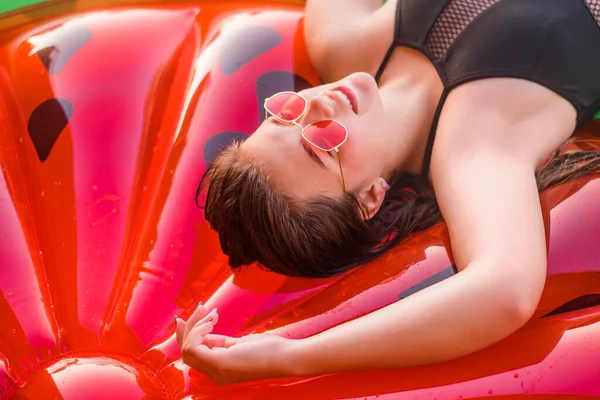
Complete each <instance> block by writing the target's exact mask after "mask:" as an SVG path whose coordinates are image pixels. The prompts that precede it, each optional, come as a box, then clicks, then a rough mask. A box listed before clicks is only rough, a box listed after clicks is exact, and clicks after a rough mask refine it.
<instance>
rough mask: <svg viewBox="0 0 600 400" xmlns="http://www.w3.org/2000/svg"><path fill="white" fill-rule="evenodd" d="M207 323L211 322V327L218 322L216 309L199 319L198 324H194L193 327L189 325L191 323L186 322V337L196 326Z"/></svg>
mask: <svg viewBox="0 0 600 400" xmlns="http://www.w3.org/2000/svg"><path fill="white" fill-rule="evenodd" d="M208 321H211V322H212V323H213V325H216V323H217V322H218V321H219V314H218V313H217V309H216V308H215V309H213V310H212V311H211V312H209V313H208V314H206V315H205V316H204V317H203V318H201V319H200V320H198V322H196V323H195V324H194V325H191V322H188V325H189V326H188V327H187V328H186V331H187V333H186V335H187V334H188V333H189V332H190V331H191V330H192V329H193V328H194V327H195V326H196V325H202V324H205V323H207V322H208Z"/></svg>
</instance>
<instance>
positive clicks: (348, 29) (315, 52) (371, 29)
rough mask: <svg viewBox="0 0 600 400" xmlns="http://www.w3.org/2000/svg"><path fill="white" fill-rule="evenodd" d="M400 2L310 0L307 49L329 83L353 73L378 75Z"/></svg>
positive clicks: (306, 37)
mask: <svg viewBox="0 0 600 400" xmlns="http://www.w3.org/2000/svg"><path fill="white" fill-rule="evenodd" d="M396 3H397V0H389V1H387V2H386V3H385V4H384V5H381V0H352V1H348V0H308V1H307V4H306V15H305V20H304V34H305V40H306V46H307V48H308V52H309V54H310V57H311V60H312V62H313V64H314V65H315V66H316V67H317V69H318V70H319V73H320V74H321V76H322V77H323V78H324V79H325V80H326V81H334V80H338V79H341V78H343V77H344V76H346V75H349V74H351V73H353V72H359V71H363V72H369V73H371V74H375V72H376V71H377V68H378V67H379V64H380V63H381V61H382V60H383V57H384V56H385V53H386V51H387V49H388V48H389V46H390V44H391V42H392V39H393V32H394V14H395V12H394V11H395V9H396Z"/></svg>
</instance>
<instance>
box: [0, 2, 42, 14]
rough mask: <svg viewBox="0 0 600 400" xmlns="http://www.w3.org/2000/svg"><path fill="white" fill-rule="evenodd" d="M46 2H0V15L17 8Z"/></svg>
mask: <svg viewBox="0 0 600 400" xmlns="http://www.w3.org/2000/svg"><path fill="white" fill-rule="evenodd" d="M47 1H48V0H4V1H0V14H3V13H5V12H9V11H13V10H16V9H18V8H23V7H27V6H31V5H33V4H39V3H44V2H47Z"/></svg>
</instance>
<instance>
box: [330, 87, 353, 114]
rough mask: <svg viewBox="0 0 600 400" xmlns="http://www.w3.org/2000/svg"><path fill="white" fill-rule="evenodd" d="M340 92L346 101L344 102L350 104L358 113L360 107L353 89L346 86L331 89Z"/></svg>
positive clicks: (340, 96) (339, 94)
mask: <svg viewBox="0 0 600 400" xmlns="http://www.w3.org/2000/svg"><path fill="white" fill-rule="evenodd" d="M331 91H332V92H335V93H337V94H338V97H339V98H340V99H342V101H344V103H346V104H348V105H349V106H350V108H351V109H352V111H353V112H354V113H355V114H357V113H358V107H357V106H356V95H355V94H354V92H353V91H352V90H350V89H349V88H347V87H345V86H340V87H337V88H335V89H332V90H331Z"/></svg>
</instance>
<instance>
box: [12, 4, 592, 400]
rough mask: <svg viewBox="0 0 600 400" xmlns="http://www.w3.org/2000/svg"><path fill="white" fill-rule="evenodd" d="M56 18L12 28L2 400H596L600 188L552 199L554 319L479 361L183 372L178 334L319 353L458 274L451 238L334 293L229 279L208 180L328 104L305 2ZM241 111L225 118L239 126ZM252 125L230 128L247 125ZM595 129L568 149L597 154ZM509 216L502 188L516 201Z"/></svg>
mask: <svg viewBox="0 0 600 400" xmlns="http://www.w3.org/2000/svg"><path fill="white" fill-rule="evenodd" d="M137 3H142V2H138V1H133V0H132V1H126V0H123V1H117V0H111V1H99V0H97V1H85V0H81V1H77V2H75V1H72V2H68V1H67V2H65V1H56V2H50V4H44V5H40V6H37V7H33V8H30V9H26V10H25V11H24V12H23V13H16V12H15V13H12V14H5V15H0V46H1V47H0V166H1V173H0V221H1V222H0V395H1V396H2V398H11V399H12V398H16V399H25V398H27V399H56V398H64V399H138V398H139V399H142V398H143V399H155V398H156V399H181V398H198V399H307V398H335V399H345V398H361V399H362V398H369V399H375V398H380V399H383V398H393V399H457V398H463V399H467V398H482V397H494V398H510V397H512V396H519V397H523V396H521V395H522V394H528V395H529V396H525V397H523V398H555V399H568V398H573V399H575V398H577V399H584V398H595V397H597V396H600V245H599V243H600V180H599V179H592V178H586V179H581V180H578V181H575V182H571V183H568V184H565V185H562V186H560V187H556V188H554V189H551V190H549V191H547V192H545V193H544V194H543V195H542V200H543V203H544V209H545V215H546V222H547V227H548V232H549V235H548V242H549V266H548V281H547V285H546V289H545V292H544V295H543V298H542V301H541V303H540V305H539V308H538V311H537V313H536V315H535V317H534V318H533V319H532V320H531V322H530V323H528V324H527V325H526V326H525V327H524V328H523V329H521V330H520V331H519V332H517V333H515V334H514V335H512V336H511V337H509V338H508V339H506V340H504V341H502V342H501V343H498V344H497V345H494V346H492V347H490V348H488V349H485V350H483V351H480V352H478V353H476V354H473V355H471V356H468V357H465V358H462V359H460V360H455V361H452V362H447V363H443V364H438V365H432V366H426V367H419V368H410V369H403V370H395V371H371V372H357V373H345V374H333V375H328V376H321V377H313V378H303V379H299V378H289V379H279V380H272V381H262V382H250V383H244V384H239V385H232V386H225V387H219V386H216V385H214V384H213V383H212V382H210V381H209V380H208V379H207V378H206V377H204V376H202V375H201V374H200V373H198V372H195V371H190V369H189V368H188V367H187V366H186V365H184V364H183V363H182V362H181V359H180V354H179V352H178V348H177V345H176V343H175V341H174V328H175V327H174V321H173V315H175V314H177V315H179V316H181V317H183V318H187V316H189V314H190V313H191V311H192V310H193V309H194V307H195V306H196V304H197V303H198V301H203V302H204V303H205V304H207V307H210V308H212V307H218V309H219V314H220V322H219V324H218V326H217V328H216V329H217V330H216V331H217V333H225V334H230V335H243V334H248V333H251V332H262V331H266V330H271V331H272V330H275V331H276V332H278V333H280V334H282V335H286V336H289V337H304V336H307V335H311V334H314V333H316V332H319V331H321V330H324V329H326V328H328V327H331V326H334V325H337V324H339V323H341V322H343V321H346V320H349V319H352V318H355V317H357V316H360V315H362V314H364V313H368V312H370V311H372V310H375V309H378V308H380V307H383V306H385V305H387V304H390V303H392V302H395V301H402V299H403V298H405V297H406V296H410V295H411V294H412V293H414V292H416V291H418V290H420V289H422V288H424V287H426V286H429V285H431V284H434V283H435V282H437V281H440V280H442V279H445V278H447V277H449V276H451V275H453V274H454V273H455V270H454V268H453V267H452V259H451V256H449V254H448V250H449V245H448V239H447V235H446V231H445V228H444V226H443V225H440V226H438V227H435V228H434V229H431V230H429V231H427V232H424V233H422V234H419V235H415V236H414V237H412V238H410V239H409V240H407V241H406V242H405V243H403V244H402V245H401V246H399V247H398V248H397V249H396V250H394V251H393V252H391V253H389V254H388V255H387V256H386V257H383V258H382V259H381V260H379V261H378V262H377V263H373V264H370V265H367V266H365V267H363V268H359V269H356V270H354V271H351V272H350V273H347V274H345V275H343V276H340V277H337V278H334V279H323V280H301V279H288V278H284V277H280V276H277V275H274V274H271V273H267V272H264V271H262V270H260V269H259V268H258V267H256V266H252V267H249V268H247V269H245V270H244V271H243V272H241V273H237V274H232V273H231V272H230V270H229V268H228V267H227V264H226V258H225V257H224V256H223V255H222V254H221V252H220V250H219V246H218V239H217V237H216V235H215V234H214V232H211V231H210V230H209V228H208V227H207V224H206V223H205V222H204V221H203V219H202V212H201V210H199V209H198V208H197V207H196V206H195V203H194V196H195V191H196V186H197V184H198V181H199V179H200V177H201V175H202V173H203V171H204V170H205V168H206V163H207V161H209V160H210V159H212V158H213V157H214V156H215V155H216V154H217V152H218V149H219V148H221V147H222V146H224V145H225V144H227V143H229V142H230V141H231V140H232V139H234V138H239V137H243V136H244V135H247V134H250V133H251V132H252V131H253V130H254V129H255V128H256V127H257V125H258V124H259V123H260V122H261V119H262V118H263V113H262V111H261V110H262V109H261V106H262V103H263V99H264V98H266V97H268V96H269V95H271V94H273V93H275V92H278V91H282V90H301V89H303V88H305V87H308V86H314V85H318V84H319V78H318V76H317V74H316V72H315V70H314V69H313V67H312V66H311V64H310V62H309V60H308V56H307V53H306V49H305V48H304V45H303V34H302V31H301V29H302V28H301V26H302V25H301V23H300V22H301V17H302V6H301V4H300V3H292V2H288V3H285V2H277V1H271V2H251V1H237V2H225V1H220V2H209V1H207V2H201V1H199V2H186V3H176V2H166V1H165V2H155V1H146V2H144V4H145V5H144V6H142V5H139V4H138V5H136V4H137ZM599 73H600V71H599ZM224 105H228V107H223V106H224ZM232 106H233V107H232ZM594 133H600V126H598V124H595V123H592V124H590V125H589V126H587V127H585V128H584V129H582V130H581V131H580V132H579V133H578V136H577V140H575V141H574V142H573V143H572V144H571V145H570V146H569V147H568V148H567V149H572V148H577V147H579V148H595V149H600V141H599V140H598V139H595V138H594V136H593V134H594ZM498 195H499V196H501V195H502V188H500V187H499V188H498Z"/></svg>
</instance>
